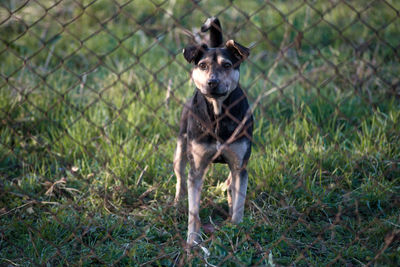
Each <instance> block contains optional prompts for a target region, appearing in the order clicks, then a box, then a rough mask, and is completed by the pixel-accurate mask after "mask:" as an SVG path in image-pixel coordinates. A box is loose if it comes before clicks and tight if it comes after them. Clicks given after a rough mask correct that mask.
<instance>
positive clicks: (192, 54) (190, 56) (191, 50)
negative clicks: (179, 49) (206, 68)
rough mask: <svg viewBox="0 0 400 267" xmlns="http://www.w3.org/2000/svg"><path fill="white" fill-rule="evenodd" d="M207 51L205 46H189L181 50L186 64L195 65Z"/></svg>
mask: <svg viewBox="0 0 400 267" xmlns="http://www.w3.org/2000/svg"><path fill="white" fill-rule="evenodd" d="M207 49H208V47H207V45H206V44H202V45H189V46H187V47H185V48H184V49H183V57H184V58H185V59H186V61H187V62H189V63H194V64H197V62H199V60H200V58H201V56H202V55H203V54H204V52H205V51H206V50H207Z"/></svg>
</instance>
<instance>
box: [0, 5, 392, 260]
mask: <svg viewBox="0 0 400 267" xmlns="http://www.w3.org/2000/svg"><path fill="white" fill-rule="evenodd" d="M399 12H400V1H397V0H376V1H369V0H365V1H361V0H359V1H357V0H352V1H350V0H328V1H322V0H302V1H294V0H293V1H291V0H288V1H283V0H265V1H261V0H251V1H194V0H192V1H183V0H165V1H158V0H149V1H144V0H140V1H139V0H43V1H42V0H6V1H1V2H0V263H1V265H3V266H27V265H28V266H30V265H46V266H69V265H85V266H88V265H92V264H93V265H117V266H120V265H121V266H123V265H132V266H142V265H150V266H185V265H193V266H196V265H203V266H204V265H206V266H253V265H255V266H399V265H400V249H399V247H400V246H399V245H400V212H399V208H400V134H399V133H400V109H399V107H400V102H399V96H400V87H399V73H400V64H399V62H400V57H399V51H400V49H399V48H400V14H399ZM211 16H218V18H219V19H220V21H221V23H222V29H223V31H224V35H225V40H228V39H234V40H236V41H238V42H240V43H241V44H243V45H245V46H247V47H250V48H251V50H250V51H251V52H250V57H249V58H248V59H247V60H246V62H245V63H243V64H242V66H241V74H240V75H241V78H240V83H241V86H242V88H243V89H244V91H245V92H246V94H247V97H248V99H249V102H250V104H251V107H252V109H253V110H254V118H255V122H254V133H253V140H252V141H253V152H252V156H251V158H250V161H249V164H248V172H249V186H248V193H247V199H246V208H245V215H244V221H243V223H241V224H239V225H237V226H236V225H232V224H231V223H229V218H228V217H229V216H228V204H227V201H226V196H225V195H226V192H225V191H226V188H225V186H224V183H223V181H224V180H225V178H226V177H227V176H228V173H229V171H228V168H227V167H226V166H224V165H215V166H213V167H212V168H210V170H209V172H208V174H207V176H206V178H205V182H204V187H203V191H202V201H201V211H200V218H201V221H202V232H201V240H202V246H201V247H200V248H197V249H193V250H192V251H191V253H187V252H186V251H185V249H184V247H185V242H186V234H187V216H188V212H187V207H186V206H185V205H184V207H181V208H175V207H174V206H173V199H174V194H175V182H176V178H175V176H174V174H173V162H172V161H173V153H174V148H175V145H176V138H177V135H178V130H179V125H178V124H179V118H180V113H181V111H182V107H183V105H184V103H185V102H186V99H187V98H188V97H190V96H191V95H192V94H193V91H194V85H193V83H192V82H191V81H190V69H191V66H190V64H188V63H187V62H186V61H185V60H184V58H183V56H182V49H183V48H184V47H185V46H186V45H188V44H190V43H191V42H193V41H194V40H199V39H201V38H202V37H203V36H202V33H201V32H200V26H201V25H202V23H203V22H204V21H205V20H206V18H208V17H211Z"/></svg>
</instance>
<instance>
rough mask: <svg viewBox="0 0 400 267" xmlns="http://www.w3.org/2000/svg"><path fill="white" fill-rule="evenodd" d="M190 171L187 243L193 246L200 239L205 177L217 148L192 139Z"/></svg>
mask: <svg viewBox="0 0 400 267" xmlns="http://www.w3.org/2000/svg"><path fill="white" fill-rule="evenodd" d="M189 146H190V148H189V151H190V154H189V163H190V171H189V177H188V200H189V216H188V236H187V243H188V245H189V246H193V245H195V244H196V242H197V243H198V242H199V241H200V239H199V237H200V225H201V223H200V216H199V210H200V194H201V188H202V187H203V179H204V176H205V174H206V172H207V170H208V167H209V165H210V163H211V159H212V156H213V155H214V153H215V148H214V147H213V146H209V145H208V144H202V143H197V142H196V141H192V142H190V144H189Z"/></svg>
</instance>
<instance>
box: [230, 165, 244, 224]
mask: <svg viewBox="0 0 400 267" xmlns="http://www.w3.org/2000/svg"><path fill="white" fill-rule="evenodd" d="M231 173H232V181H231V184H230V186H229V189H228V190H229V192H228V194H229V195H230V198H231V200H230V202H231V204H230V211H231V212H232V222H233V223H235V224H238V223H240V222H241V221H242V220H243V213H244V203H245V200H246V191H247V181H248V174H247V171H246V169H238V170H231Z"/></svg>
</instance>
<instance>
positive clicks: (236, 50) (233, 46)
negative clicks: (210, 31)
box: [225, 40, 250, 62]
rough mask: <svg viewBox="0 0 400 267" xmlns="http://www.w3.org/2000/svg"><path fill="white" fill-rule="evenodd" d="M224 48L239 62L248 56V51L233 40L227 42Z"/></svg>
mask: <svg viewBox="0 0 400 267" xmlns="http://www.w3.org/2000/svg"><path fill="white" fill-rule="evenodd" d="M225 46H226V48H227V49H228V50H229V51H231V53H232V54H233V55H234V56H235V57H236V58H237V60H238V61H240V62H242V61H244V60H245V59H246V58H247V57H248V56H249V55H250V49H248V48H247V47H244V46H243V45H241V44H239V43H237V42H235V41H233V40H229V41H227V42H226V44H225Z"/></svg>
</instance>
